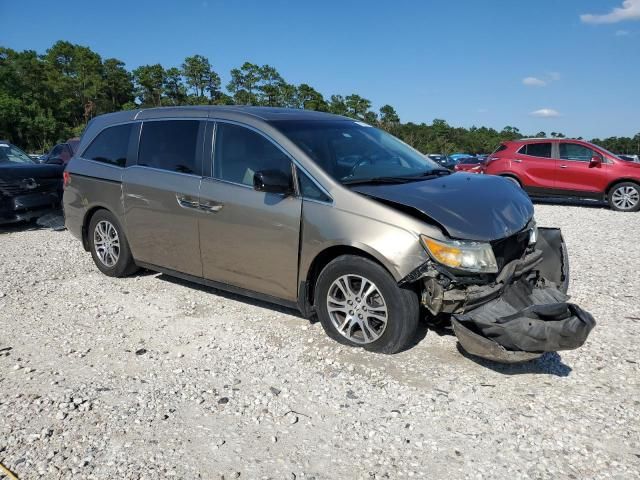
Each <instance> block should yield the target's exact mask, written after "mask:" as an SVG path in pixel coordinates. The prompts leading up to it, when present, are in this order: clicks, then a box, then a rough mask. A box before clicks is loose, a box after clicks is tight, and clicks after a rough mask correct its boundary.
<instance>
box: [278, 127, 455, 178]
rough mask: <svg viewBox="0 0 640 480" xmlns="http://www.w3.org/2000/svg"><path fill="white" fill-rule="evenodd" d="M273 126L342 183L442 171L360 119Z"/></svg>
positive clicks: (432, 162)
mask: <svg viewBox="0 0 640 480" xmlns="http://www.w3.org/2000/svg"><path fill="white" fill-rule="evenodd" d="M273 125H274V126H275V127H276V128H278V129H279V130H280V131H281V132H282V133H283V134H284V135H286V136H287V137H288V138H289V139H290V140H291V141H292V142H294V143H295V144H296V145H297V146H298V147H299V148H300V149H301V150H303V151H304V152H305V153H306V154H307V155H308V156H309V157H310V158H311V159H312V160H313V161H314V162H315V163H316V164H317V165H318V166H319V167H320V168H322V169H323V170H324V171H325V172H327V173H328V174H329V175H331V176H332V177H333V178H334V179H335V180H337V181H339V182H342V183H345V184H350V183H357V182H366V181H369V180H374V179H377V178H381V177H385V178H386V179H389V178H391V177H393V178H394V179H395V178H397V179H402V178H407V179H409V178H411V177H414V178H417V177H418V176H421V175H425V174H428V173H429V172H433V171H437V172H442V171H443V169H442V167H440V166H439V165H438V164H437V163H435V162H434V161H432V160H431V159H429V158H427V157H426V156H425V155H422V154H421V153H420V152H418V151H417V150H414V149H413V148H411V147H410V146H408V145H406V144H405V143H403V142H401V141H400V140H398V139H397V138H395V137H394V136H392V135H389V134H388V133H386V132H384V131H382V130H379V129H377V128H373V127H370V126H368V125H366V124H364V123H361V122H356V121H351V120H335V121H317V120H315V121H314V120H307V121H292V120H280V121H274V122H273ZM447 173H448V171H447Z"/></svg>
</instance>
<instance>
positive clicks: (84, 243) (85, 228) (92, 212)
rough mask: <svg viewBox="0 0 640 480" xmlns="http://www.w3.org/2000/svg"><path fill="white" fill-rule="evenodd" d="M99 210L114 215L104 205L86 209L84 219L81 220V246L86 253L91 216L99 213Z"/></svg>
mask: <svg viewBox="0 0 640 480" xmlns="http://www.w3.org/2000/svg"><path fill="white" fill-rule="evenodd" d="M100 210H106V211H107V212H109V213H111V214H112V215H115V214H114V213H113V212H112V211H111V210H110V209H109V207H107V206H105V205H93V206H92V207H90V208H88V209H87V211H86V213H85V214H84V218H83V219H82V246H83V247H84V249H85V250H86V251H87V252H88V251H89V223H90V222H91V219H92V218H93V216H94V215H95V214H96V213H97V212H99V211H100Z"/></svg>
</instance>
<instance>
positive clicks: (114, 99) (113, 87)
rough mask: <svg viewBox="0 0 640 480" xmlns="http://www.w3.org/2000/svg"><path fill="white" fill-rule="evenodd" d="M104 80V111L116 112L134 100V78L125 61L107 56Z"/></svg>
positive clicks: (104, 63)
mask: <svg viewBox="0 0 640 480" xmlns="http://www.w3.org/2000/svg"><path fill="white" fill-rule="evenodd" d="M103 80H104V83H103V84H104V87H103V94H104V97H105V99H104V100H105V101H104V102H103V104H104V107H103V110H104V111H107V112H115V111H117V110H120V109H122V107H123V106H124V105H125V104H127V103H129V102H132V101H133V97H134V95H133V79H132V77H131V74H130V73H129V72H128V71H127V69H126V68H125V66H124V62H122V61H120V60H118V59H116V58H107V59H106V60H105V61H104V62H103Z"/></svg>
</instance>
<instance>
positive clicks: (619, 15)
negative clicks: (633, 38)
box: [580, 0, 640, 24]
mask: <svg viewBox="0 0 640 480" xmlns="http://www.w3.org/2000/svg"><path fill="white" fill-rule="evenodd" d="M580 20H582V21H583V22H584V23H596V24H599V23H618V22H622V21H624V20H640V0H624V2H622V7H617V8H614V9H613V10H612V11H611V12H609V13H607V14H605V15H594V14H591V13H586V14H584V15H580Z"/></svg>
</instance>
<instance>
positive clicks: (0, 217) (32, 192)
mask: <svg viewBox="0 0 640 480" xmlns="http://www.w3.org/2000/svg"><path fill="white" fill-rule="evenodd" d="M62 171H63V167H62V166H60V165H40V164H38V163H36V162H35V161H34V160H32V159H31V158H29V156H28V155H27V154H26V153H24V152H23V151H22V150H20V149H19V148H18V147H16V146H15V145H12V144H10V143H9V142H7V141H2V140H0V224H6V223H13V222H19V221H23V220H32V219H34V218H37V217H39V216H41V215H43V214H44V213H47V212H48V211H50V210H53V209H55V208H59V206H60V200H61V194H62Z"/></svg>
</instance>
